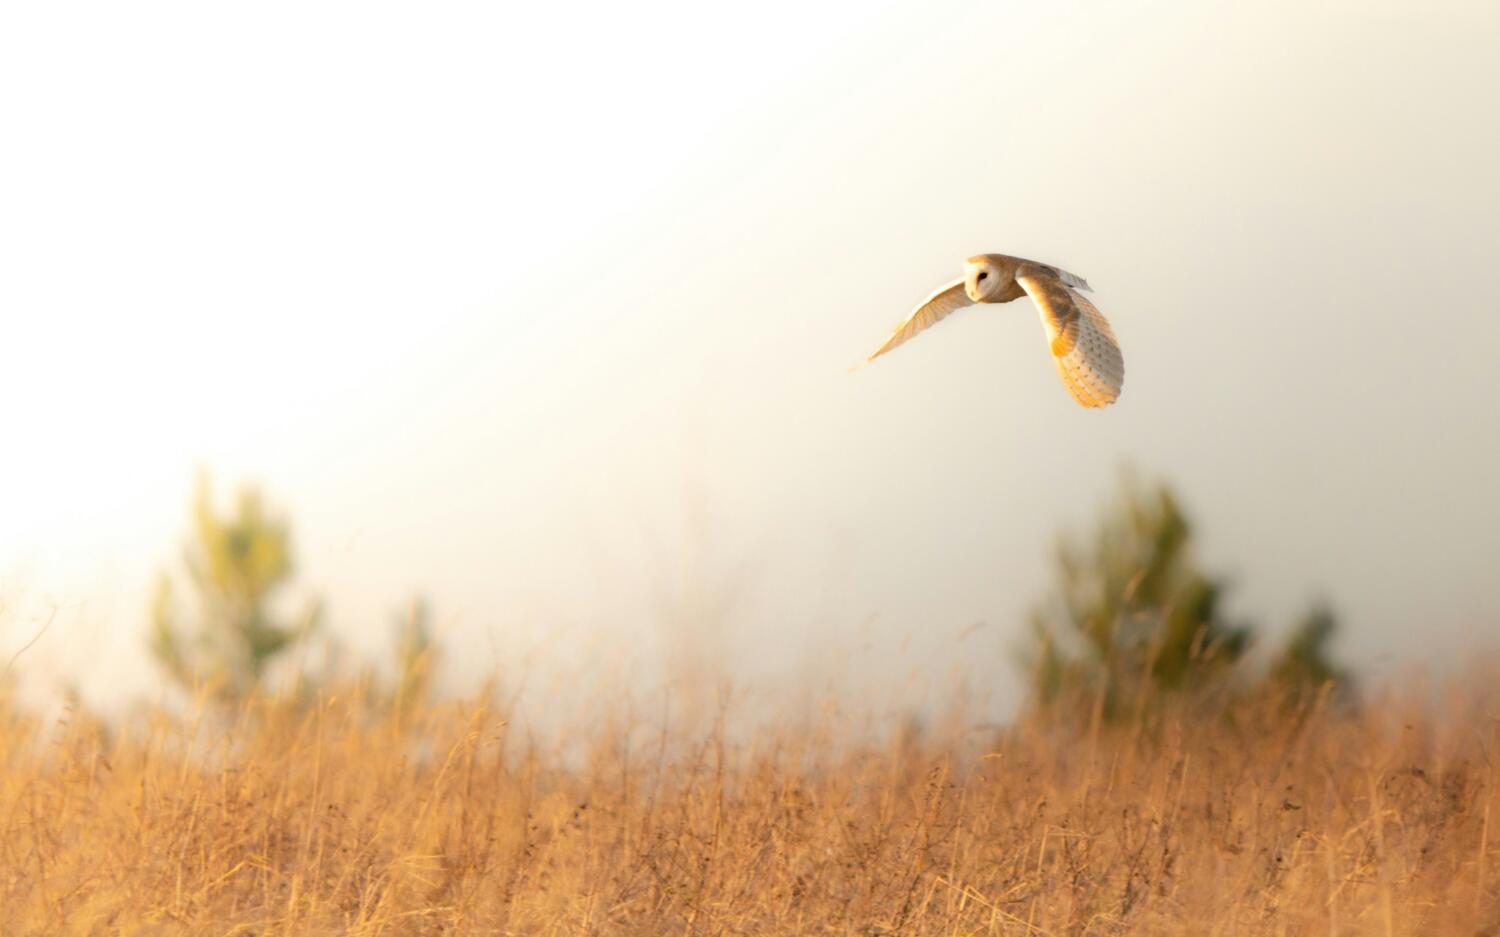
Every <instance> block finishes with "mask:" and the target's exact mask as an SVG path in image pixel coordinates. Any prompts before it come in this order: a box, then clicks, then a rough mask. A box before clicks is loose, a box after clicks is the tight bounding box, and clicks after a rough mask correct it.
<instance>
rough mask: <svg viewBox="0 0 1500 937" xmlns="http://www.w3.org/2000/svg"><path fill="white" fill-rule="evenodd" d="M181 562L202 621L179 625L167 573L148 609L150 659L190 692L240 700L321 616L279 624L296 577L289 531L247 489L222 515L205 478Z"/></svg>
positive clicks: (313, 608) (314, 607) (315, 609)
mask: <svg viewBox="0 0 1500 937" xmlns="http://www.w3.org/2000/svg"><path fill="white" fill-rule="evenodd" d="M184 561H185V564H186V567H187V572H188V578H189V581H190V582H191V584H192V587H193V591H194V593H195V594H196V598H197V608H198V615H197V621H196V623H195V625H194V626H193V627H192V628H188V627H186V626H184V625H183V624H182V621H181V616H180V610H179V608H178V603H177V599H176V589H175V588H174V586H173V582H172V578H171V577H170V576H169V575H168V573H167V572H166V571H163V572H162V573H161V575H160V577H159V579H158V581H157V588H156V594H155V597H154V600H153V602H152V607H151V619H152V640H151V650H152V653H153V654H154V656H155V657H156V659H157V661H158V662H159V663H160V664H161V665H162V667H163V668H164V669H165V670H166V671H167V673H169V674H171V675H172V677H173V678H175V679H176V680H177V681H178V682H180V683H182V684H183V685H184V686H185V687H188V688H189V689H196V688H198V687H200V686H201V687H203V688H206V689H208V690H209V691H210V692H211V693H213V695H215V696H218V697H220V698H223V699H242V698H244V697H245V696H246V695H247V694H248V693H250V692H251V691H252V690H254V689H255V688H256V687H258V686H259V685H260V684H261V682H262V680H263V679H264V677H265V675H266V670H267V667H268V666H269V665H270V664H271V662H272V661H273V660H275V658H276V657H277V656H278V655H280V654H281V653H282V652H283V651H285V650H286V649H287V648H288V647H290V646H291V645H292V644H293V643H294V642H295V641H296V640H297V639H298V638H299V637H301V636H303V635H305V634H307V633H308V632H309V631H311V630H312V629H313V628H315V627H316V626H317V623H318V620H319V618H320V607H319V605H318V603H317V602H315V601H314V602H310V603H309V604H308V606H307V608H306V610H305V612H304V613H303V614H302V615H301V616H300V618H298V619H295V620H292V621H282V620H278V619H277V617H276V616H275V613H274V612H273V609H272V604H273V601H274V599H275V597H276V595H277V594H278V593H279V592H280V591H281V588H282V587H283V586H284V585H285V584H286V583H287V581H288V580H289V579H290V578H291V575H292V550H291V530H290V527H289V526H288V524H287V522H286V521H285V520H284V519H283V518H280V517H275V516H272V515H271V514H270V513H269V512H268V511H267V510H266V508H265V505H264V504H263V502H262V500H261V497H260V494H259V492H257V491H256V490H255V489H254V488H249V487H247V488H244V489H242V490H241V491H240V493H239V497H238V499H237V501H236V504H235V509H234V513H233V514H231V515H228V516H221V515H220V514H218V513H217V512H216V511H215V509H214V503H213V496H212V491H211V486H210V485H209V482H208V478H207V477H206V476H200V478H199V482H198V492H197V496H196V498H195V500H194V504H193V531H192V539H191V540H190V542H189V543H188V546H187V549H186V553H185V558H184Z"/></svg>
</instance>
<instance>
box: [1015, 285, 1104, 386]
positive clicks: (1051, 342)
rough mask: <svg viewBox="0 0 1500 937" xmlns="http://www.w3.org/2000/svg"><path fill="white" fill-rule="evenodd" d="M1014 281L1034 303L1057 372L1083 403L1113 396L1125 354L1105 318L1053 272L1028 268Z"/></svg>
mask: <svg viewBox="0 0 1500 937" xmlns="http://www.w3.org/2000/svg"><path fill="white" fill-rule="evenodd" d="M1016 282H1018V283H1020V284H1021V288H1022V289H1024V290H1025V291H1026V293H1027V294H1028V295H1029V296H1030V297H1031V299H1032V301H1033V302H1034V303H1036V307H1037V310H1038V311H1039V312H1040V313H1041V317H1042V328H1043V330H1044V331H1045V332H1046V334H1047V347H1048V349H1049V350H1050V351H1051V352H1052V357H1053V360H1054V362H1055V363H1056V365H1057V374H1058V376H1059V377H1061V378H1062V382H1063V386H1064V387H1066V388H1067V389H1068V392H1069V393H1070V394H1072V395H1073V399H1074V400H1077V401H1078V402H1079V403H1081V404H1083V405H1084V406H1085V407H1104V406H1108V405H1109V404H1112V403H1114V402H1115V400H1116V399H1117V398H1118V397H1119V396H1120V389H1121V388H1122V387H1123V386H1124V384H1125V359H1124V357H1123V356H1122V355H1121V354H1120V344H1119V342H1118V341H1116V339H1115V333H1114V330H1113V329H1111V328H1110V326H1109V321H1108V320H1107V319H1105V318H1104V315H1103V314H1102V313H1100V312H1099V310H1098V309H1097V308H1095V306H1094V304H1093V303H1091V302H1089V301H1088V300H1087V299H1085V298H1084V297H1083V296H1082V295H1081V294H1079V293H1078V291H1076V290H1074V289H1071V288H1069V287H1068V286H1067V285H1066V284H1064V283H1063V282H1061V281H1060V280H1059V279H1057V278H1056V277H1053V276H1051V275H1049V274H1047V273H1043V272H1039V271H1033V272H1030V273H1023V274H1022V275H1021V276H1018V277H1016Z"/></svg>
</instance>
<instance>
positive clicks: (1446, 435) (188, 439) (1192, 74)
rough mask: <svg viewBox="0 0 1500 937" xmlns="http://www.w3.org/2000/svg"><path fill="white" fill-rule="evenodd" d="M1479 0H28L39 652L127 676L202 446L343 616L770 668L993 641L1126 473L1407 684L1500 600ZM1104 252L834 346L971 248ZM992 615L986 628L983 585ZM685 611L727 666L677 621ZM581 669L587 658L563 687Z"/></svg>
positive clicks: (619, 664)
mask: <svg viewBox="0 0 1500 937" xmlns="http://www.w3.org/2000/svg"><path fill="white" fill-rule="evenodd" d="M1497 39H1500V8H1497V7H1496V5H1495V4H1493V3H1481V2H1475V3H1460V2H1447V3H1435V4H1413V3H1381V2H1375V3H1371V2H1358V3H1355V2H1330V3H1312V4H1306V3H1291V2H1273V3H1261V4H1253V5H1229V4H1173V3H1166V2H1148V3H1136V4H1128V5H1122V4H1110V5H1105V4H1091V3H1081V2H1079V3H1072V2H1068V3H1048V4H1030V5H1024V6H1023V5H1020V4H973V5H969V4H960V3H937V4H921V5H910V4H881V3H866V4H860V5H859V6H858V7H857V8H843V7H838V8H836V7H832V6H829V7H824V6H822V5H809V4H793V3H784V4H778V3H773V4H770V5H765V4H757V5H741V6H739V7H735V8H734V9H733V10H728V9H724V8H716V7H711V6H700V5H688V4H682V5H675V4H660V5H647V6H646V7H640V6H639V5H626V6H625V7H618V8H617V7H612V6H606V5H598V6H593V5H584V6H582V7H580V6H578V5H568V6H566V7H558V8H550V7H546V5H528V6H525V7H511V6H491V5H485V4H474V5H461V4H460V5H454V6H447V7H444V8H443V9H441V10H434V9H431V8H422V9H418V8H416V7H412V8H409V9H406V10H402V9H400V8H394V7H375V6H368V5H337V4H335V5H323V6H309V5H306V4H290V3H271V4H261V5H257V6H256V8H255V9H254V10H253V11H252V10H248V9H247V10H243V11H233V10H229V9H226V8H219V7H212V6H202V5H198V4H185V3H184V4H167V3H160V4H146V5H133V6H130V7H117V6H104V5H101V6H98V7H95V8H92V9H90V10H89V11H88V12H87V14H86V15H83V14H79V15H76V16H75V15H74V14H73V13H72V12H70V11H69V10H68V9H65V8H61V7H57V6H52V5H21V6H10V7H7V8H6V9H5V10H4V11H3V12H0V125H3V126H4V127H5V128H6V129H5V134H6V138H7V141H8V142H7V144H6V146H5V147H4V148H3V149H4V154H3V156H0V160H3V161H4V163H5V164H6V166H7V168H6V170H5V171H4V172H3V173H0V257H3V258H4V260H3V261H0V263H3V267H4V273H3V274H0V322H3V333H4V358H3V367H0V401H3V407H4V418H3V421H0V434H3V435H0V439H3V442H4V446H5V453H6V454H5V457H4V458H3V459H0V600H3V602H4V609H3V611H0V642H3V643H0V646H3V647H4V648H6V650H4V652H3V656H6V657H8V656H9V655H10V654H11V653H12V652H13V651H14V650H15V649H17V648H19V647H21V646H22V645H23V644H25V642H26V641H27V640H28V639H29V638H30V637H31V636H32V635H33V634H34V633H35V632H36V631H37V629H38V627H39V626H40V624H41V623H42V622H43V621H45V620H46V619H47V617H48V615H49V614H51V612H50V609H52V608H54V607H57V608H60V611H59V612H58V613H57V615H56V618H55V619H54V620H53V621H52V624H51V626H50V628H49V629H48V630H47V632H46V633H45V634H44V635H43V636H42V638H41V639H40V640H39V641H38V642H37V643H36V645H35V646H34V647H32V648H30V649H29V650H28V651H27V652H26V656H25V657H24V658H23V659H24V660H25V661H26V664H27V666H26V667H25V668H23V669H22V670H21V671H20V672H18V676H19V677H20V679H21V681H22V684H23V686H25V687H27V688H28V689H30V690H38V689H46V690H50V689H51V688H53V687H54V686H55V685H57V684H58V683H59V682H66V683H72V684H76V685H77V686H79V687H80V688H81V689H82V691H83V692H84V694H85V696H86V697H87V698H90V699H92V700H95V701H97V702H100V703H101V704H111V703H114V702H118V701H120V700H124V699H129V698H132V697H136V696H141V695H145V696H152V695H154V694H155V693H157V687H158V686H159V677H158V675H157V674H156V672H155V671H154V670H153V669H152V668H151V666H150V663H149V660H148V658H147V656H146V651H145V645H144V642H143V637H142V635H143V632H144V628H145V622H146V606H147V599H148V594H149V591H150V588H151V584H152V581H153V577H154V576H155V574H156V572H157V571H158V570H159V569H161V568H163V567H164V566H169V565H173V566H175V565H177V564H178V559H179V556H180V552H181V546H182V543H183V541H184V538H185V537H186V533H187V527H188V507H189V503H190V497H191V492H192V486H193V481H194V477H195V473H196V472H197V471H198V469H199V468H200V467H202V468H207V469H208V470H209V471H210V472H211V473H212V476H213V478H214V480H215V482H216V485H217V488H218V490H219V491H220V494H221V496H223V497H224V498H226V499H227V498H228V496H229V493H230V491H231V490H232V489H233V488H234V487H236V486H237V485H238V484H240V483H241V482H245V481H249V482H254V483H256V484H258V485H260V486H261V487H262V489H263V490H264V491H265V492H266V494H267V497H268V498H270V500H271V501H272V502H273V503H274V504H275V505H277V506H278V507H279V508H281V509H284V511H285V512H286V514H287V515H288V516H289V517H290V519H291V522H292V524H293V528H294V534H295V542H296V547H297V559H298V564H297V572H298V577H297V584H298V589H299V590H301V591H302V593H304V594H316V595H319V596H322V597H323V598H324V599H325V600H326V602H327V615H328V618H327V622H328V625H329V628H330V630H331V631H332V632H333V633H335V634H337V635H338V636H339V638H340V639H341V640H343V641H344V642H345V643H346V644H347V645H348V646H349V647H350V648H352V649H353V650H354V651H355V652H357V653H359V654H366V655H369V656H371V657H373V656H375V655H381V654H384V653H385V648H386V646H387V644H388V642H389V639H390V622H391V620H392V617H393V616H394V615H395V614H396V612H397V610H398V609H400V608H402V607H403V606H404V605H405V604H406V603H408V602H409V601H410V600H411V598H412V596H414V595H417V594H421V595H425V596H428V597H430V599H431V601H432V603H433V608H434V611H435V615H436V623H437V630H438V633H439V635H440V637H441V639H442V641H443V643H444V645H445V646H446V647H448V648H449V649H450V651H451V653H450V654H449V657H448V660H447V663H446V667H447V672H446V675H447V679H448V681H449V682H450V683H451V685H452V686H454V687H456V688H460V689H461V688H463V687H466V686H470V685H472V684H473V683H474V682H476V681H477V680H479V679H480V678H481V677H483V676H484V675H485V674H486V673H487V672H489V671H490V670H491V669H492V668H494V667H495V666H497V665H498V666H500V667H501V668H502V669H504V668H506V667H510V668H511V669H512V670H515V669H520V668H521V667H522V664H521V662H523V661H524V662H525V664H524V666H525V667H526V668H529V669H532V670H533V671H534V672H535V673H536V674H538V676H537V677H535V678H534V679H535V681H536V685H538V686H541V687H548V686H552V685H551V684H548V683H547V678H546V677H545V676H543V675H544V674H547V673H562V674H568V673H577V672H579V669H580V668H581V669H582V671H583V672H586V673H594V672H596V671H598V670H599V669H601V668H602V669H606V670H609V671H611V672H612V673H624V674H626V675H627V676H629V677H630V678H631V679H635V678H637V677H638V678H640V679H642V680H647V679H650V678H653V677H654V676H655V675H657V674H658V673H659V672H660V671H661V669H662V668H663V667H667V668H670V667H671V666H674V665H673V664H672V662H671V659H672V656H673V655H674V654H675V655H679V658H678V661H679V664H680V663H681V660H683V659H686V660H688V661H689V662H690V664H689V665H690V666H693V667H701V668H704V669H710V670H711V669H714V668H717V667H719V666H720V665H722V666H723V667H725V668H726V669H727V671H728V672H729V673H730V674H731V675H733V676H735V677H736V678H738V679H741V680H744V681H745V682H747V683H753V684H757V685H763V686H764V685H776V684H777V683H779V682H780V681H789V682H792V683H802V682H810V683H814V684H816V683H818V682H819V681H822V680H825V679H827V678H829V677H830V676H834V677H838V678H840V679H841V680H842V681H843V682H844V685H846V686H849V687H850V688H851V689H852V688H857V687H859V686H865V685H869V686H880V687H883V688H884V689H883V691H884V692H890V693H892V694H894V695H896V696H898V697H901V698H903V699H909V700H913V701H916V702H918V703H920V702H922V701H923V700H929V701H930V699H931V698H932V697H931V694H933V693H936V692H937V691H938V690H939V689H942V690H944V691H946V690H947V689H950V688H951V686H952V685H953V683H954V681H955V679H956V677H955V675H956V674H960V673H966V674H968V675H969V679H970V680H971V681H972V684H973V685H974V686H976V687H979V688H982V690H983V692H985V693H989V694H992V695H993V697H994V700H995V704H994V705H995V706H996V707H997V708H1004V707H1006V706H1008V705H1010V703H1013V702H1014V701H1015V700H1016V699H1017V698H1018V697H1019V693H1020V690H1019V688H1018V687H1016V686H1015V685H1014V672H1013V670H1012V668H1011V660H1010V657H1009V650H1010V648H1011V647H1012V646H1013V644H1014V642H1015V640H1016V639H1017V638H1018V636H1019V635H1020V634H1021V626H1022V623H1023V621H1024V617H1025V614H1026V611H1027V609H1028V607H1029V606H1030V604H1031V603H1032V602H1033V600H1035V599H1036V598H1037V597H1038V596H1039V595H1040V594H1041V593H1042V592H1043V591H1044V590H1045V588H1046V586H1047V583H1048V581H1049V577H1050V574H1051V573H1050V571H1051V549H1052V544H1053V543H1054V540H1055V537H1056V536H1057V534H1058V532H1059V531H1060V530H1063V529H1087V526H1088V524H1089V523H1090V522H1091V519H1092V518H1093V517H1094V515H1095V514H1096V512H1097V510H1098V509H1099V507H1100V506H1101V505H1102V504H1103V503H1105V502H1106V501H1107V500H1108V499H1109V497H1110V496H1111V494H1112V492H1113V490H1114V488H1115V485H1116V483H1117V477H1118V474H1119V471H1120V467H1121V466H1122V465H1127V464H1128V465H1132V466H1134V467H1135V468H1136V469H1137V470H1138V471H1139V472H1140V473H1141V474H1142V475H1143V476H1145V477H1149V478H1163V479H1167V480H1169V481H1170V482H1172V483H1173V484H1174V485H1175V486H1176V488H1177V490H1178V491H1179V493H1180V494H1181V495H1182V497H1183V499H1184V501H1185V503H1186V505H1187V507H1188V510H1189V512H1190V515H1191V517H1192V518H1193V519H1194V520H1195V521H1197V522H1198V525H1199V535H1200V541H1201V545H1202V551H1203V554H1204V555H1203V557H1202V559H1203V560H1204V561H1205V562H1206V563H1207V564H1208V565H1210V566H1212V567H1213V568H1215V569H1218V570H1223V571H1225V572H1226V573H1228V574H1229V575H1230V576H1231V578H1232V580H1233V581H1234V583H1235V590H1234V591H1233V592H1232V593H1231V596H1230V601H1231V604H1232V606H1233V607H1234V608H1235V609H1236V610H1237V611H1239V612H1241V613H1243V614H1245V615H1247V616H1250V617H1253V618H1255V619H1257V620H1259V621H1262V622H1264V623H1266V625H1267V626H1268V628H1270V629H1271V630H1272V631H1273V633H1274V631H1275V629H1276V628H1277V627H1281V626H1284V625H1285V624H1286V623H1289V622H1290V621H1291V620H1292V619H1293V618H1294V617H1295V616H1296V615H1297V614H1298V613H1300V612H1301V611H1302V610H1303V609H1304V608H1305V607H1306V606H1307V605H1308V604H1309V603H1310V602H1311V601H1313V600H1315V599H1318V598H1326V599H1327V600H1328V601H1329V602H1330V603H1331V604H1332V605H1333V607H1334V608H1335V609H1336V610H1337V612H1338V613H1339V615H1340V618H1341V620H1342V621H1343V623H1344V629H1343V631H1342V632H1341V635H1340V638H1339V642H1340V643H1339V645H1338V647H1339V650H1340V652H1341V653H1342V655H1343V656H1344V657H1345V658H1346V659H1348V660H1350V661H1352V662H1353V663H1355V664H1356V665H1358V666H1360V667H1361V668H1363V669H1364V670H1365V671H1366V672H1368V673H1394V672H1399V671H1400V670H1401V669H1402V668H1404V667H1407V666H1409V665H1430V666H1434V667H1437V668H1439V669H1445V668H1448V667H1450V666H1452V664H1453V663H1454V662H1455V661H1457V660H1459V659H1461V657H1462V655H1463V654H1464V652H1465V650H1466V649H1469V648H1473V647H1475V646H1477V645H1482V644H1484V643H1486V642H1492V641H1493V638H1494V636H1495V635H1496V628H1497V622H1500V598H1497V593H1496V590H1495V588H1494V579H1495V573H1494V565H1495V560H1496V558H1497V557H1500V488H1497V486H1495V485H1494V484H1493V476H1494V467H1495V465H1496V463H1497V459H1500V418H1497V416H1496V414H1495V410H1494V400H1495V399H1496V381H1497V370H1496V365H1495V357H1494V355H1495V349H1496V348H1497V347H1500V279H1497V278H1496V277H1495V276H1494V269H1493V268H1494V266H1495V263H1494V257H1495V251H1496V245H1497V244H1500V173H1497V172H1496V167H1497V166H1500V120H1497V117H1496V109H1495V101H1494V97H1495V90H1496V88H1497V87H1500V59H1497V57H1496V54H1495V51H1496V48H1497ZM981 251H998V252H1007V253H1014V254H1019V255H1023V256H1029V257H1035V258H1038V259H1041V260H1045V261H1048V262H1052V263H1056V264H1058V265H1060V266H1064V267H1066V268H1068V269H1070V270H1074V271H1076V272H1078V273H1080V274H1082V275H1083V276H1085V277H1087V278H1088V280H1089V281H1090V283H1091V284H1092V285H1093V287H1094V289H1095V291H1096V292H1095V294H1094V298H1095V301H1096V302H1097V304H1098V305H1099V307H1100V308H1101V309H1102V310H1103V311H1104V312H1105V314H1106V315H1108V316H1109V317H1110V319H1111V321H1112V322H1113V323H1114V327H1115V331H1116V333H1117V334H1118V336H1119V338H1120V342H1121V345H1122V347H1123V349H1124V353H1125V360H1126V368H1127V377H1126V381H1125V390H1124V393H1123V395H1122V397H1121V399H1120V402H1119V403H1118V404H1117V405H1116V406H1114V407H1111V408H1109V409H1108V410H1106V411H1103V412H1093V411H1085V410H1083V409H1081V408H1079V407H1077V406H1076V405H1075V404H1074V403H1073V402H1072V401H1071V400H1070V399H1068V397H1067V396H1066V394H1064V393H1063V392H1062V391H1061V390H1060V388H1059V386H1058V383H1057V379H1056V376H1055V375H1054V373H1053V370H1052V365H1051V363H1050V362H1049V360H1048V357H1047V355H1046V350H1045V346H1044V344H1043V342H1042V341H1041V337H1040V332H1039V329H1038V326H1037V321H1036V315H1035V312H1034V311H1033V310H1032V309H1031V308H1030V307H1029V306H1028V305H1026V304H1024V303H1016V304H1011V305H1007V306H1000V307H994V308H982V309H977V310H968V311H966V312H964V313H962V314H959V315H955V316H954V317H952V318H951V319H950V320H948V321H945V322H944V323H943V324H942V325H941V326H940V327H938V328H935V329H934V330H933V331H932V332H931V333H930V334H926V335H924V336H922V338H921V339H920V341H916V342H913V343H912V344H910V345H909V346H906V347H903V348H902V349H901V350H900V351H899V353H896V354H892V355H891V356H889V357H886V358H882V359H881V360H880V361H878V362H875V363H874V364H872V365H870V366H868V367H865V368H863V369H861V370H858V371H856V372H854V373H852V374H851V373H849V368H850V367H851V366H852V365H854V364H856V363H857V362H859V361H861V360H862V359H863V357H864V356H865V355H866V354H868V353H869V351H870V350H872V349H873V348H874V346H875V345H877V344H878V343H879V341H880V340H881V339H882V338H883V337H884V336H885V335H886V334H887V332H888V330H889V329H890V328H891V326H893V325H894V324H895V323H896V322H897V321H898V320H899V319H901V317H903V316H904V315H905V314H906V313H907V312H909V311H910V309H911V307H912V306H913V305H914V304H915V303H916V302H917V301H918V300H920V299H921V298H922V297H923V296H925V295H926V294H927V293H928V292H929V291H930V290H931V289H932V288H933V287H934V286H936V285H938V284H940V283H942V282H945V281H947V280H949V279H951V278H953V277H955V276H957V275H958V274H959V266H960V263H961V261H962V259H963V258H964V257H966V256H968V255H970V254H974V253H978V252H981ZM978 623H983V627H980V628H977V629H975V628H972V626H974V625H976V624H978ZM680 655H687V657H686V658H682V657H680ZM549 692H550V691H549Z"/></svg>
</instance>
